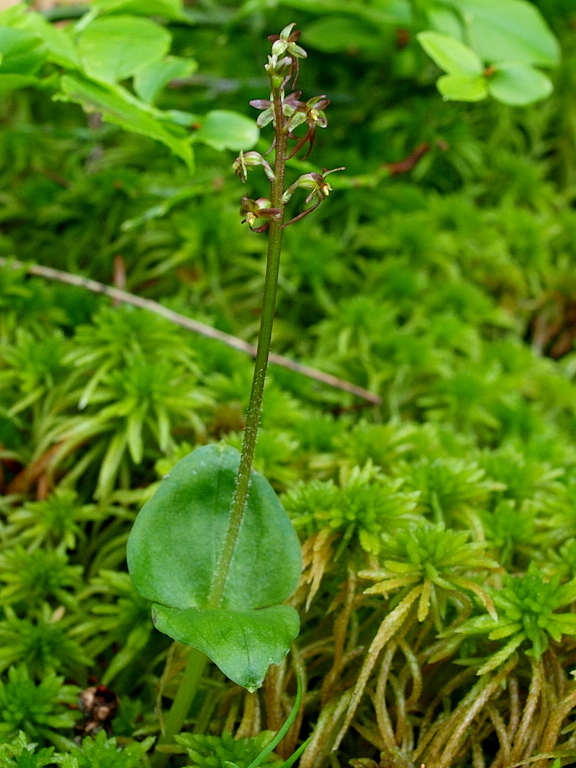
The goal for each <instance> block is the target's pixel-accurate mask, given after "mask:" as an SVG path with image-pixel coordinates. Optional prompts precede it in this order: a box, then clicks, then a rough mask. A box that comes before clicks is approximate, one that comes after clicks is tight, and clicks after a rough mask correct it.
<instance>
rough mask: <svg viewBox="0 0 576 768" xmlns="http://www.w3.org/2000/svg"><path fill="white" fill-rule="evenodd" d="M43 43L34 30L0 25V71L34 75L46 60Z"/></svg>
mask: <svg viewBox="0 0 576 768" xmlns="http://www.w3.org/2000/svg"><path fill="white" fill-rule="evenodd" d="M45 50H46V49H45V47H44V44H43V43H42V40H40V39H39V38H38V37H37V36H36V35H35V34H34V32H30V31H28V30H26V29H13V28H12V27H0V54H1V55H2V63H1V64H0V72H1V73H2V74H12V75H35V74H36V73H37V72H38V70H39V69H40V67H41V66H42V64H43V63H44V61H45V60H46V52H45Z"/></svg>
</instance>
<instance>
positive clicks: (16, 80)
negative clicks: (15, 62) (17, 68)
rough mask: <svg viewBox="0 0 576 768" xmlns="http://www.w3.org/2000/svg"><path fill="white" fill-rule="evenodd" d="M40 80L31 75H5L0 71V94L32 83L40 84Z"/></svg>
mask: <svg viewBox="0 0 576 768" xmlns="http://www.w3.org/2000/svg"><path fill="white" fill-rule="evenodd" d="M39 82H40V80H39V79H38V78H37V77H32V76H31V75H4V74H2V73H1V72H0V96H3V95H4V94H5V93H10V91H16V90H18V88H27V87H28V86H30V85H38V83H39Z"/></svg>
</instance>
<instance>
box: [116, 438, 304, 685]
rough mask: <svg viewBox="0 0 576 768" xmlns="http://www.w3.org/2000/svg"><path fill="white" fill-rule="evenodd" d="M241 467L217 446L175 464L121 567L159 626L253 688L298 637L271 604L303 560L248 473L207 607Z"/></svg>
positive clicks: (293, 621)
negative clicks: (215, 594)
mask: <svg viewBox="0 0 576 768" xmlns="http://www.w3.org/2000/svg"><path fill="white" fill-rule="evenodd" d="M238 464H239V453H238V451H236V450H235V449H234V448H231V447H229V446H223V445H208V446H204V447H202V448H199V449H197V450H196V451H194V452H193V453H191V454H189V455H188V456H186V457H185V458H184V459H182V460H181V461H180V462H178V464H177V465H176V466H175V467H174V468H173V469H172V471H171V472H170V475H169V476H168V477H167V478H165V479H164V480H163V481H162V483H161V485H160V487H159V488H158V490H157V491H156V493H155V495H154V496H153V497H152V499H150V500H149V501H148V502H147V503H146V504H145V505H144V507H143V509H142V511H141V512H140V514H139V515H138V517H137V519H136V523H135V524H134V527H133V529H132V533H131V534H130V539H129V541H128V568H129V571H130V576H131V578H132V581H133V583H134V586H135V587H136V589H137V590H138V591H139V592H140V594H141V595H143V596H144V597H146V598H148V599H149V600H152V601H153V602H155V603H157V604H158V605H157V606H155V607H154V612H155V621H156V622H157V626H158V628H159V629H162V631H163V632H166V634H169V635H170V636H171V637H174V638H175V639H181V641H182V642H188V643H189V644H192V645H193V646H194V647H197V648H199V649H200V650H202V651H204V652H205V653H206V654H207V655H208V656H209V657H210V658H211V659H212V660H213V661H214V662H215V663H216V664H217V665H218V666H219V667H220V668H221V669H223V670H224V671H226V673H227V674H229V675H230V676H231V679H233V680H234V681H235V682H237V683H239V684H240V685H243V686H245V687H247V688H249V689H254V688H255V687H257V686H258V685H259V684H260V683H261V680H262V678H263V676H264V673H265V671H266V667H267V666H268V664H271V663H278V661H280V660H281V658H283V656H284V655H285V654H286V653H287V651H288V648H289V644H290V642H291V640H292V639H294V637H295V636H296V634H297V629H298V619H297V614H296V612H295V611H294V610H293V609H292V608H290V607H289V606H281V605H278V604H279V603H281V602H282V601H284V600H286V599H287V598H288V597H289V596H290V595H291V594H292V592H293V591H294V589H295V588H296V586H297V584H298V580H299V577H300V572H301V568H302V556H301V551H300V544H299V541H298V537H297V535H296V532H295V530H294V528H293V526H292V523H291V522H290V520H289V518H288V516H287V515H286V513H285V512H284V510H283V508H282V506H281V504H280V502H279V501H278V498H277V496H276V494H275V493H274V491H273V489H272V487H271V486H270V485H269V483H268V482H267V481H266V480H265V478H264V477H262V476H261V475H259V474H258V473H256V472H253V473H252V479H251V482H250V490H249V493H248V499H247V503H246V509H245V513H244V518H243V520H242V526H241V529H240V534H239V537H238V541H237V544H236V549H235V551H234V556H233V559H232V563H231V567H230V572H229V574H228V579H227V581H226V585H225V588H224V594H223V598H222V602H221V606H220V608H219V609H216V610H214V609H210V610H208V608H207V606H208V595H209V591H210V585H211V583H212V579H213V576H214V573H215V571H216V568H217V564H218V561H219V558H220V554H221V551H222V545H223V541H224V537H225V534H226V530H227V526H228V520H229V517H230V509H231V503H232V496H233V493H234V488H235V485H236V477H237V472H238ZM271 630H273V631H271ZM242 638H244V640H243V639H242Z"/></svg>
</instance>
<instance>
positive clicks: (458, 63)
mask: <svg viewBox="0 0 576 768" xmlns="http://www.w3.org/2000/svg"><path fill="white" fill-rule="evenodd" d="M416 37H417V39H418V42H419V43H420V45H421V46H422V48H424V50H425V51H426V53H427V54H428V55H429V56H430V58H431V59H432V60H433V61H434V62H435V63H436V64H437V65H438V66H439V67H440V69H443V70H444V71H445V72H447V73H448V74H449V75H459V76H469V77H477V76H478V75H481V74H482V72H483V70H484V67H483V66H482V62H481V61H480V58H479V57H478V54H477V53H475V52H474V51H473V50H472V48H469V47H468V46H467V45H464V43H461V42H460V41H459V40H455V39H454V38H453V37H450V35H444V34H441V33H440V32H420V33H419V34H418V35H416Z"/></svg>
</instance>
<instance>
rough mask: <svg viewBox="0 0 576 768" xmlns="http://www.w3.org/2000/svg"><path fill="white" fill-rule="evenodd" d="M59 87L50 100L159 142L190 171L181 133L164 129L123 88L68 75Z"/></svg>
mask: <svg viewBox="0 0 576 768" xmlns="http://www.w3.org/2000/svg"><path fill="white" fill-rule="evenodd" d="M60 87H61V93H59V94H57V95H56V96H55V97H54V98H55V99H56V100H59V101H73V102H75V103H76V104H80V105H81V106H82V107H83V108H84V110H85V111H86V112H100V113H101V114H102V117H103V118H104V120H107V121H108V122H110V123H116V124H117V125H120V126H121V127H122V128H124V129H125V130H127V131H133V132H134V133H140V134H142V135H143V136H149V137H150V138H152V139H156V140H157V141H161V142H162V143H163V144H165V145H166V146H167V147H169V148H170V149H171V150H172V152H174V154H176V155H178V157H180V158H182V160H184V162H185V163H186V164H187V165H188V167H189V168H190V169H191V170H192V169H193V167H194V156H193V153H192V147H191V146H190V139H189V137H188V136H187V135H186V132H185V130H184V129H183V128H178V127H177V126H175V125H173V124H172V125H173V130H171V126H169V127H166V126H167V125H168V124H167V123H166V122H162V121H161V120H159V119H158V116H157V113H158V114H162V113H159V111H158V110H154V109H153V108H151V107H148V105H147V104H144V103H143V102H139V101H138V99H136V97H135V96H132V94H130V93H129V92H128V91H127V90H126V89H125V88H122V87H121V86H119V85H106V84H104V83H95V82H93V81H91V80H87V79H86V78H83V77H81V76H72V75H64V76H63V77H62V78H61V81H60Z"/></svg>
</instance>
